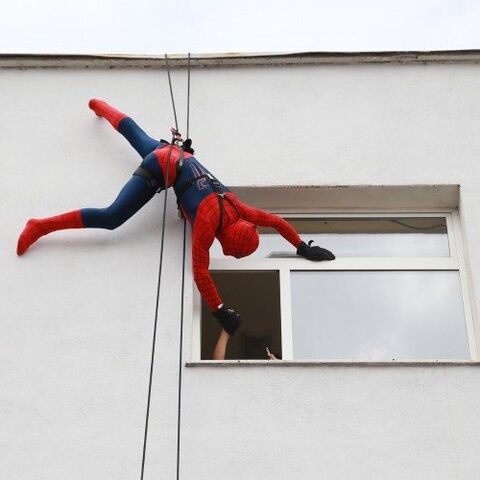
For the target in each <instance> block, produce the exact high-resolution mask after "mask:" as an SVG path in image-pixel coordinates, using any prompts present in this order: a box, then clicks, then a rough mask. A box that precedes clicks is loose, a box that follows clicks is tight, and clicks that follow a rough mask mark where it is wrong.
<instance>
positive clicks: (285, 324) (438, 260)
mask: <svg viewBox="0 0 480 480" xmlns="http://www.w3.org/2000/svg"><path fill="white" fill-rule="evenodd" d="M275 213H276V214H277V215H280V216H282V217H283V218H285V219H288V218H342V217H343V218H396V217H402V218H408V217H414V218H421V217H439V218H440V217H441V218H445V219H446V223H447V238H448V244H449V249H450V256H449V257H340V258H337V259H336V260H335V261H333V262H307V261H305V259H302V258H295V257H292V258H255V257H247V258H243V259H231V258H228V257H225V258H212V259H211V260H210V270H229V271H232V270H233V271H240V270H266V271H277V272H278V273H279V282H280V322H281V339H282V358H283V360H284V361H292V360H293V333H292V331H293V329H292V312H291V288H290V272H291V271H296V270H302V271H307V270H312V271H339V270H340V271H342V270H343V271H352V270H356V271H375V270H377V271H402V270H410V271H412V270H419V271H422V270H423V271H425V270H427V271H428V270H450V271H458V272H459V276H460V284H461V290H462V296H463V306H464V312H465V322H466V330H467V337H468V344H469V349H470V360H468V361H471V362H475V361H478V346H477V344H478V342H477V339H476V338H477V335H476V333H477V329H476V323H475V320H474V316H473V309H472V306H471V298H470V295H469V285H468V278H467V277H468V274H467V268H466V263H465V259H464V251H463V240H462V232H461V228H460V217H459V214H458V211H457V210H433V211H428V212H425V211H423V212H411V211H410V212H389V211H381V212H380V211H379V212H368V213H354V212H351V211H348V210H341V211H335V212H328V213H325V212H318V213H282V212H275ZM285 246H286V248H285V249H286V250H287V249H288V243H286V244H285ZM187 293H188V292H187ZM192 293H193V295H192V297H193V298H192V297H190V298H192V300H193V302H192V327H193V328H192V361H194V362H197V361H201V310H202V308H201V298H200V294H199V293H198V290H197V289H196V288H193V292H192ZM401 361H404V362H408V359H402V360H401ZM401 361H400V362H401ZM414 361H415V362H418V361H417V360H414ZM431 361H433V362H444V361H448V362H449V363H450V362H456V361H458V362H462V363H465V359H458V360H453V361H452V360H444V359H440V358H435V359H431V360H427V361H420V362H419V363H423V362H431ZM238 362H242V361H241V360H238ZM244 362H246V361H244ZM349 362H352V363H378V362H375V361H371V360H368V359H358V360H350V361H349ZM390 362H392V363H399V361H395V360H390V361H388V360H387V361H386V362H385V363H390ZM319 363H322V362H319Z"/></svg>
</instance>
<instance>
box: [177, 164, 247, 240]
mask: <svg viewBox="0 0 480 480" xmlns="http://www.w3.org/2000/svg"><path fill="white" fill-rule="evenodd" d="M204 178H205V179H207V181H208V183H209V184H210V186H211V187H212V190H213V191H214V192H215V193H216V194H217V198H218V208H219V210H220V214H219V217H218V225H217V234H218V233H220V232H221V231H222V227H223V214H224V211H225V206H224V204H223V202H224V200H226V201H227V202H228V203H229V204H230V205H232V207H233V208H234V209H235V212H236V213H237V215H238V218H240V213H239V211H238V209H237V207H236V205H235V204H234V203H233V202H232V200H231V199H230V198H228V197H227V196H226V195H225V192H224V191H223V190H222V184H221V183H220V182H219V181H218V179H217V178H215V177H214V176H213V175H212V174H211V173H204V174H203V175H199V176H198V177H194V178H191V179H190V180H187V181H186V182H185V183H184V184H183V185H182V187H181V188H180V189H179V190H178V191H177V192H176V194H177V205H178V208H179V209H180V211H182V210H181V206H180V204H181V201H182V198H183V196H184V195H185V193H186V192H187V190H188V189H189V188H190V187H192V186H193V185H194V184H195V183H196V182H198V181H199V180H202V179H204Z"/></svg>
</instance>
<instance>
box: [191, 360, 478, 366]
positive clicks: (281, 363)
mask: <svg viewBox="0 0 480 480" xmlns="http://www.w3.org/2000/svg"><path fill="white" fill-rule="evenodd" d="M447 365H449V366H466V365H468V366H480V361H476V360H389V361H385V360H382V361H377V360H358V361H357V360H318V361H315V360H196V361H194V360H189V361H187V362H185V366H186V367H252V366H253V367H259V366H260V367H339V366H340V367H392V366H403V367H429V366H447Z"/></svg>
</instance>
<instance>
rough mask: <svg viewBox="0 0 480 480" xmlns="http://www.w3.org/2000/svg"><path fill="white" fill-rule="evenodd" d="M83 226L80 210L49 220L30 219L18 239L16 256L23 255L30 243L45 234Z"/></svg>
mask: <svg viewBox="0 0 480 480" xmlns="http://www.w3.org/2000/svg"><path fill="white" fill-rule="evenodd" d="M83 226H84V225H83V221H82V215H81V214H80V210H74V211H73V212H68V213H63V214H62V215H57V216H56V217H50V218H40V219H39V218H31V219H30V220H29V221H28V222H27V224H26V225H25V228H24V229H23V232H22V233H21V234H20V237H18V243H17V255H23V254H24V253H25V252H26V250H27V249H28V247H30V245H31V244H32V243H34V242H36V241H37V240H38V239H39V238H40V237H43V235H46V234H47V233H50V232H54V231H55V230H65V229H67V228H83Z"/></svg>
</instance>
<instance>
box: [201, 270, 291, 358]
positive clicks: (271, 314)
mask: <svg viewBox="0 0 480 480" xmlns="http://www.w3.org/2000/svg"><path fill="white" fill-rule="evenodd" d="M210 273H211V274H212V277H213V280H214V281H215V284H216V285H217V288H218V289H219V292H220V296H221V297H222V300H223V301H224V303H225V305H226V306H227V307H228V308H233V309H234V310H235V311H237V312H238V313H239V314H240V315H241V317H242V325H241V327H240V328H239V329H238V331H237V332H236V333H235V335H234V336H233V337H232V338H231V339H230V342H229V344H228V348H227V353H226V356H225V358H226V359H227V360H233V359H242V360H246V359H251V360H266V359H267V356H266V353H265V348H266V347H268V348H269V349H270V350H271V351H272V352H274V353H275V354H276V355H277V356H278V357H279V358H281V354H282V346H281V327H280V282H279V274H278V272H277V271H272V272H265V271H221V272H220V271H218V272H210ZM201 325H202V336H201V338H202V360H211V359H212V353H213V350H214V348H215V343H216V341H217V339H218V336H219V334H220V331H221V328H220V325H219V324H218V320H217V319H216V318H215V317H214V316H213V315H212V314H211V312H210V311H209V308H208V306H207V305H206V304H205V303H204V302H203V303H202V322H201Z"/></svg>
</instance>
